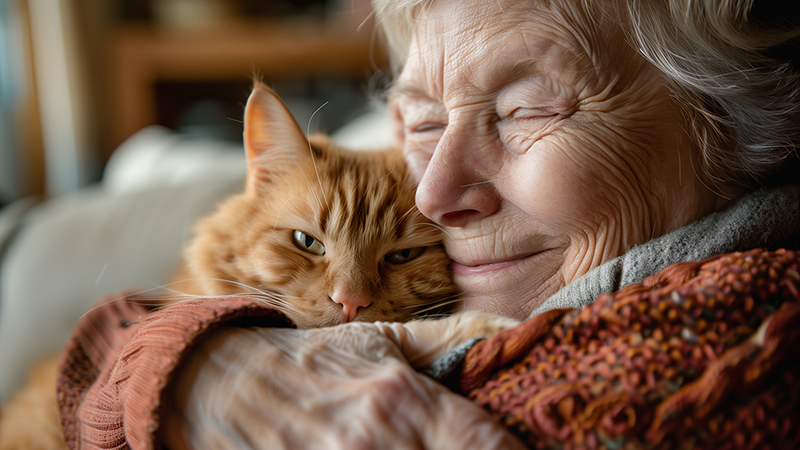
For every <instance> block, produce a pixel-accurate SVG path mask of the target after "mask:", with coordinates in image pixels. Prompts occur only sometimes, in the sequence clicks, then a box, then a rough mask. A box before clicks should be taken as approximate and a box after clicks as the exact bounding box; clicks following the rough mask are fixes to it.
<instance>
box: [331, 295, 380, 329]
mask: <svg viewBox="0 0 800 450" xmlns="http://www.w3.org/2000/svg"><path fill="white" fill-rule="evenodd" d="M331 300H333V301H334V303H338V304H340V305H342V314H343V315H344V321H345V322H352V321H353V320H354V319H355V318H356V314H358V310H359V308H366V307H367V306H369V305H371V304H372V301H371V300H370V299H369V298H368V297H367V296H365V295H354V294H351V293H349V292H347V291H345V290H341V289H337V290H336V291H334V292H333V295H331Z"/></svg>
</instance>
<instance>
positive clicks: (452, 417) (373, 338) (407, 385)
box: [163, 319, 524, 449]
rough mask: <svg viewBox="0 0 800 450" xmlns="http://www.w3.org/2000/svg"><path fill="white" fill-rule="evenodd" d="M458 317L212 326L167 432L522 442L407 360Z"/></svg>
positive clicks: (339, 442) (213, 443) (285, 438)
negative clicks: (301, 326)
mask: <svg viewBox="0 0 800 450" xmlns="http://www.w3.org/2000/svg"><path fill="white" fill-rule="evenodd" d="M458 321H459V319H447V320H444V321H434V322H439V323H438V324H436V325H432V328H431V327H429V326H426V325H419V324H420V323H421V322H419V323H416V324H411V325H410V326H409V325H401V324H359V323H354V324H349V325H345V326H338V327H333V328H324V329H315V330H292V329H275V328H251V329H239V328H231V329H225V330H221V331H218V332H215V333H214V335H212V336H210V337H209V338H208V339H206V340H205V341H204V342H203V343H202V344H201V345H200V346H199V348H197V349H196V350H195V351H194V352H193V354H192V356H191V357H190V358H189V360H187V361H186V364H184V366H183V368H182V370H181V371H180V372H179V373H178V374H177V376H178V377H179V378H178V381H177V382H176V383H175V385H176V389H175V390H174V392H173V398H172V399H171V400H172V402H171V403H172V404H173V405H175V406H174V410H173V411H171V414H169V415H168V416H169V417H167V418H166V419H167V420H165V422H164V426H163V428H165V429H167V430H170V431H169V432H168V434H169V435H168V436H167V439H168V442H167V444H168V445H170V446H171V447H172V448H194V449H202V448H213V449H219V448H290V449H299V448H324V449H332V448H333V449H336V448H341V449H361V448H363V449H381V448H387V449H418V448H431V449H436V448H464V449H468V448H476V449H491V448H503V449H515V448H524V447H523V446H522V444H521V443H520V442H519V441H517V439H516V438H515V437H514V436H513V435H512V434H511V433H509V432H508V431H507V430H506V429H505V428H503V427H502V426H501V425H499V424H498V423H496V422H495V421H494V420H493V419H491V418H490V417H489V415H488V414H487V413H485V412H484V411H483V410H482V409H481V408H479V407H477V406H476V405H474V404H472V403H471V402H470V401H468V400H467V399H465V398H463V397H461V396H458V395H456V394H453V393H452V392H451V391H449V390H448V389H447V388H445V387H443V386H441V385H439V384H437V383H436V382H434V381H433V380H431V379H428V378H426V377H425V376H423V375H420V374H418V373H417V372H415V371H414V369H413V368H412V367H411V365H409V363H407V362H406V361H407V358H406V356H405V355H404V353H405V354H408V353H409V352H411V353H415V352H416V353H418V354H419V355H423V356H422V357H421V359H420V358H418V361H423V360H424V361H427V360H429V359H430V358H431V357H432V353H431V350H432V348H433V347H431V346H429V345H427V344H426V345H421V346H420V345H418V343H422V342H424V341H427V337H429V336H430V335H431V334H432V333H433V334H435V331H431V330H443V329H457V328H458V327H456V326H454V323H455V324H457V323H458ZM511 324H512V322H509V321H508V320H507V319H502V320H497V321H494V322H492V321H491V320H490V321H489V323H488V324H487V323H484V324H482V325H481V326H482V327H483V329H484V330H483V331H492V329H493V327H494V328H503V327H505V326H507V325H511ZM461 329H463V327H462V328H461ZM475 331H476V330H475V328H474V327H473V330H472V332H471V333H474V332H475ZM494 331H497V330H496V329H495V330H494ZM426 333H427V335H426ZM456 334H458V333H456ZM462 337H463V336H462ZM454 343H455V342H454ZM449 346H450V345H447V346H446V347H449ZM423 347H424V348H423ZM439 347H440V349H441V350H445V348H441V346H439ZM168 401H169V400H168ZM178 430H182V431H183V433H182V435H181V433H177V434H176V433H175V432H176V431H178ZM181 440H182V441H183V444H186V445H180V444H181V443H180V442H179V441H181Z"/></svg>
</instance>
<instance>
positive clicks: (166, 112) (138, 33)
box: [0, 0, 385, 206]
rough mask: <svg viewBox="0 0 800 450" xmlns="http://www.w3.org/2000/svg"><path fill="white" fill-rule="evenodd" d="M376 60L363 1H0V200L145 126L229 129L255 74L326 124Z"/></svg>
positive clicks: (234, 130) (369, 76)
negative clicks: (315, 112)
mask: <svg viewBox="0 0 800 450" xmlns="http://www.w3.org/2000/svg"><path fill="white" fill-rule="evenodd" d="M384 65H385V59H384V56H383V53H382V52H381V50H380V46H379V45H378V44H377V43H376V38H375V35H374V33H373V27H372V23H371V20H370V10H369V5H368V1H366V0H0V206H2V205H3V204H7V203H10V202H12V201H14V200H15V199H18V198H21V197H26V196H31V195H41V196H47V197H54V196H59V195H62V194H66V193H69V192H72V191H75V190H77V189H79V188H80V187H82V186H84V185H86V184H90V183H92V182H94V181H96V180H97V179H98V178H99V177H100V176H101V173H102V169H103V167H104V164H105V162H106V161H107V160H108V158H109V156H110V154H111V153H112V152H113V150H114V149H115V148H116V147H117V146H119V144H120V143H122V142H123V141H124V140H125V139H126V138H128V137H130V136H131V135H132V134H133V133H135V132H136V131H138V130H140V129H142V128H143V127H146V126H148V125H152V124H159V125H164V126H166V127H169V128H171V129H174V130H177V131H180V132H182V133H186V134H190V135H196V136H200V137H203V136H208V137H211V138H215V139H225V140H231V141H237V140H240V139H241V131H242V125H241V117H242V113H243V110H244V102H245V100H246V98H247V94H248V92H249V90H250V86H251V79H252V77H253V76H254V75H256V76H259V77H260V78H261V79H262V80H264V81H265V82H267V84H269V85H270V86H272V87H273V88H274V89H275V90H276V91H277V92H278V94H280V95H281V96H282V97H283V98H284V99H285V100H286V101H287V103H288V104H289V107H290V109H291V110H292V112H293V113H294V114H295V117H296V118H297V119H298V121H299V122H300V123H301V125H306V124H307V123H308V122H309V120H310V119H311V117H312V114H313V113H314V111H316V110H317V109H318V108H319V107H320V106H322V105H323V104H324V103H325V102H328V104H327V105H326V106H325V107H324V108H322V109H321V110H320V111H319V112H318V113H317V114H316V115H314V119H313V123H312V124H311V131H322V132H333V131H336V129H337V128H338V127H340V126H342V125H343V124H344V123H346V122H347V121H349V120H351V119H353V118H354V117H356V116H358V115H359V114H361V113H362V112H363V111H364V110H365V109H366V108H367V106H368V101H369V94H370V92H371V90H372V88H373V87H374V85H375V84H376V83H379V81H377V80H380V79H381V74H382V72H381V69H383V68H384Z"/></svg>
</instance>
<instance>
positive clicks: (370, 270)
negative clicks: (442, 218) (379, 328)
mask: <svg viewBox="0 0 800 450" xmlns="http://www.w3.org/2000/svg"><path fill="white" fill-rule="evenodd" d="M244 140H245V150H246V152H247V160H248V171H247V180H246V186H245V191H244V193H242V194H240V195H238V196H235V197H233V198H231V199H229V200H227V201H226V202H224V203H223V204H222V205H221V207H220V208H219V209H218V210H217V211H216V212H215V213H214V214H213V215H211V216H210V217H208V218H206V219H204V220H202V221H201V222H200V223H199V225H198V227H197V228H196V237H195V238H194V239H193V241H192V242H191V243H190V245H189V246H188V247H187V251H186V253H185V264H186V268H187V269H188V272H189V273H188V275H189V276H191V277H194V278H195V279H197V280H199V281H200V283H201V284H200V286H202V291H203V292H201V294H203V295H230V294H247V295H254V294H255V295H257V296H259V295H260V294H261V293H264V294H266V296H267V297H271V298H272V297H274V298H272V299H271V300H268V301H269V302H270V304H272V305H274V306H276V307H277V308H279V309H281V310H282V311H284V312H285V313H286V314H287V315H288V316H289V317H290V318H291V319H292V320H293V321H294V322H295V323H296V324H297V325H298V326H299V327H303V328H305V327H318V326H327V325H335V324H339V323H343V322H346V321H350V320H358V321H376V320H388V321H404V320H408V319H411V318H414V317H418V316H419V315H420V314H422V313H424V312H426V311H432V310H436V309H437V308H436V306H437V305H441V304H443V303H444V302H448V301H450V302H452V301H453V300H454V299H455V298H456V296H457V291H456V287H455V285H454V284H453V283H452V281H451V278H450V272H449V260H448V258H447V256H446V254H445V252H444V249H443V247H442V245H441V238H442V235H441V231H440V230H439V229H438V228H437V227H436V226H434V225H433V224H432V223H431V222H430V221H429V220H428V219H427V218H425V217H424V216H423V215H422V214H421V213H420V212H419V211H418V210H417V208H416V206H415V205H414V192H415V189H416V187H415V185H414V184H413V182H412V181H411V179H410V177H409V174H408V172H407V168H406V164H405V161H404V160H403V157H402V155H401V154H400V152H399V151H398V150H396V149H390V150H383V151H375V152H366V151H361V152H357V151H350V150H347V149H344V148H341V147H338V146H337V145H335V144H334V143H332V142H331V141H329V140H328V139H327V138H325V137H323V136H312V137H311V138H310V139H307V138H306V136H305V135H304V134H303V132H302V131H301V129H300V127H299V126H298V124H297V122H296V121H295V120H294V118H293V117H292V115H291V113H290V112H289V111H288V109H287V108H286V106H285V105H284V104H283V102H282V101H281V100H280V99H279V98H278V97H277V95H276V94H275V93H274V92H272V91H271V90H270V89H269V88H267V87H265V86H263V85H261V84H258V83H257V84H256V87H255V89H254V91H253V93H252V94H251V96H250V99H249V100H248V102H247V107H246V109H245V131H244ZM271 293H276V294H278V295H276V296H272V295H271Z"/></svg>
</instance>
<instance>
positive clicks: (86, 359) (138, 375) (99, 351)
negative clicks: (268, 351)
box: [58, 296, 292, 449]
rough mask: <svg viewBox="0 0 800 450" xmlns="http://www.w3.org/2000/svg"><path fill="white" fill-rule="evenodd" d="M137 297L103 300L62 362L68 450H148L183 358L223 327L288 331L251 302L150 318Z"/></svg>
mask: <svg viewBox="0 0 800 450" xmlns="http://www.w3.org/2000/svg"><path fill="white" fill-rule="evenodd" d="M149 303H152V302H151V301H146V300H144V299H137V298H136V296H128V297H125V296H123V297H118V298H116V299H109V298H107V299H104V300H103V301H101V302H100V303H99V304H98V305H97V306H96V307H95V308H94V309H92V310H90V312H89V313H87V314H86V315H85V316H84V317H83V318H82V319H81V321H80V322H79V323H78V326H77V327H76V328H75V331H74V332H73V334H72V336H71V337H70V339H69V341H68V344H67V346H66V348H65V350H64V353H63V355H62V359H61V362H60V365H59V366H60V374H59V381H58V397H59V406H60V411H61V418H62V425H63V427H64V433H65V440H66V442H67V446H68V447H69V448H72V449H77V448H81V449H127V448H134V449H152V448H153V445H154V436H155V433H156V430H157V429H158V426H159V415H160V414H159V411H160V408H161V396H162V392H163V390H164V388H165V387H166V385H167V383H168V382H169V381H170V375H171V374H172V372H173V371H174V370H175V368H176V367H177V365H178V363H179V362H180V361H181V358H182V356H183V355H184V353H185V352H186V351H187V349H189V348H190V347H191V345H192V344H193V343H194V342H196V340H197V339H198V338H199V337H200V336H201V335H203V334H204V333H206V332H208V331H210V330H211V329H213V328H215V327H218V326H221V325H236V326H245V325H258V326H269V327H287V326H292V324H291V322H290V321H289V320H288V319H287V318H286V317H285V316H284V315H283V314H281V313H279V312H277V311H275V310H273V309H269V308H267V307H265V306H264V305H263V304H262V303H259V302H258V301H257V300H254V299H250V298H214V299H198V300H192V301H185V302H181V303H178V304H175V305H172V306H170V307H169V308H164V309H160V310H158V311H157V312H152V313H151V312H150V311H149V307H148V306H146V305H148V304H149Z"/></svg>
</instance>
